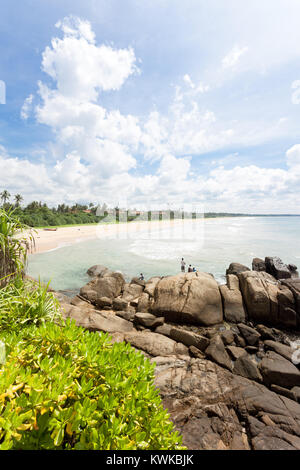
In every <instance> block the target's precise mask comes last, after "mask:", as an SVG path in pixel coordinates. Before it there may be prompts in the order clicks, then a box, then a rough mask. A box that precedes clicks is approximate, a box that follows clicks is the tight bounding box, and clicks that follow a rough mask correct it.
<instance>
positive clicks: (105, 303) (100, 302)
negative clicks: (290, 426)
mask: <svg viewBox="0 0 300 470" xmlns="http://www.w3.org/2000/svg"><path fill="white" fill-rule="evenodd" d="M95 304H96V305H97V307H100V308H102V307H110V308H111V307H112V299H110V298H108V297H100V298H97V300H96V302H95Z"/></svg>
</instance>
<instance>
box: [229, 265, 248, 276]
mask: <svg viewBox="0 0 300 470" xmlns="http://www.w3.org/2000/svg"><path fill="white" fill-rule="evenodd" d="M245 271H250V269H249V268H248V267H247V266H244V265H243V264H240V263H231V264H230V266H229V268H228V269H227V270H226V274H234V275H235V276H236V275H237V274H239V273H243V272H245Z"/></svg>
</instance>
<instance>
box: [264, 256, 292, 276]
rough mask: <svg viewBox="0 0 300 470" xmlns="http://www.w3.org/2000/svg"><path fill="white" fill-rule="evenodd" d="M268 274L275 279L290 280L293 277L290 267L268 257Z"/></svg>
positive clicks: (278, 259)
mask: <svg viewBox="0 0 300 470" xmlns="http://www.w3.org/2000/svg"><path fill="white" fill-rule="evenodd" d="M265 263H266V272H267V273H269V274H271V275H272V276H273V277H275V279H289V278H291V277H292V274H291V271H290V270H289V267H288V266H287V265H286V264H284V263H283V261H282V260H281V259H280V258H278V257H277V256H275V257H269V256H267V257H266V259H265Z"/></svg>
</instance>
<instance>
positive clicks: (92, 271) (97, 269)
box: [86, 264, 109, 277]
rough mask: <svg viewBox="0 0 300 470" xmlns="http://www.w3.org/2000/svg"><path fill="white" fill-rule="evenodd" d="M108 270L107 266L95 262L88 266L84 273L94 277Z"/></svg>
mask: <svg viewBox="0 0 300 470" xmlns="http://www.w3.org/2000/svg"><path fill="white" fill-rule="evenodd" d="M108 272H109V269H108V268H106V267H105V266H102V264H96V265H95V266H92V267H90V268H89V269H88V270H87V272H86V273H87V274H88V275H89V276H90V277H96V276H103V275H104V274H106V273H108Z"/></svg>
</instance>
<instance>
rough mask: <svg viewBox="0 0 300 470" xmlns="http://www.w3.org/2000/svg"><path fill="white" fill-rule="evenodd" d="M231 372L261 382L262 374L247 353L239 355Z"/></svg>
mask: <svg viewBox="0 0 300 470" xmlns="http://www.w3.org/2000/svg"><path fill="white" fill-rule="evenodd" d="M233 373H234V374H238V375H241V376H242V377H246V378H248V379H251V380H255V381H256V382H262V376H261V373H260V372H259V369H258V367H257V365H256V364H255V363H254V362H253V361H252V360H251V359H250V357H249V356H248V355H243V356H240V357H239V359H237V360H236V361H235V363H234V367H233Z"/></svg>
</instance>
